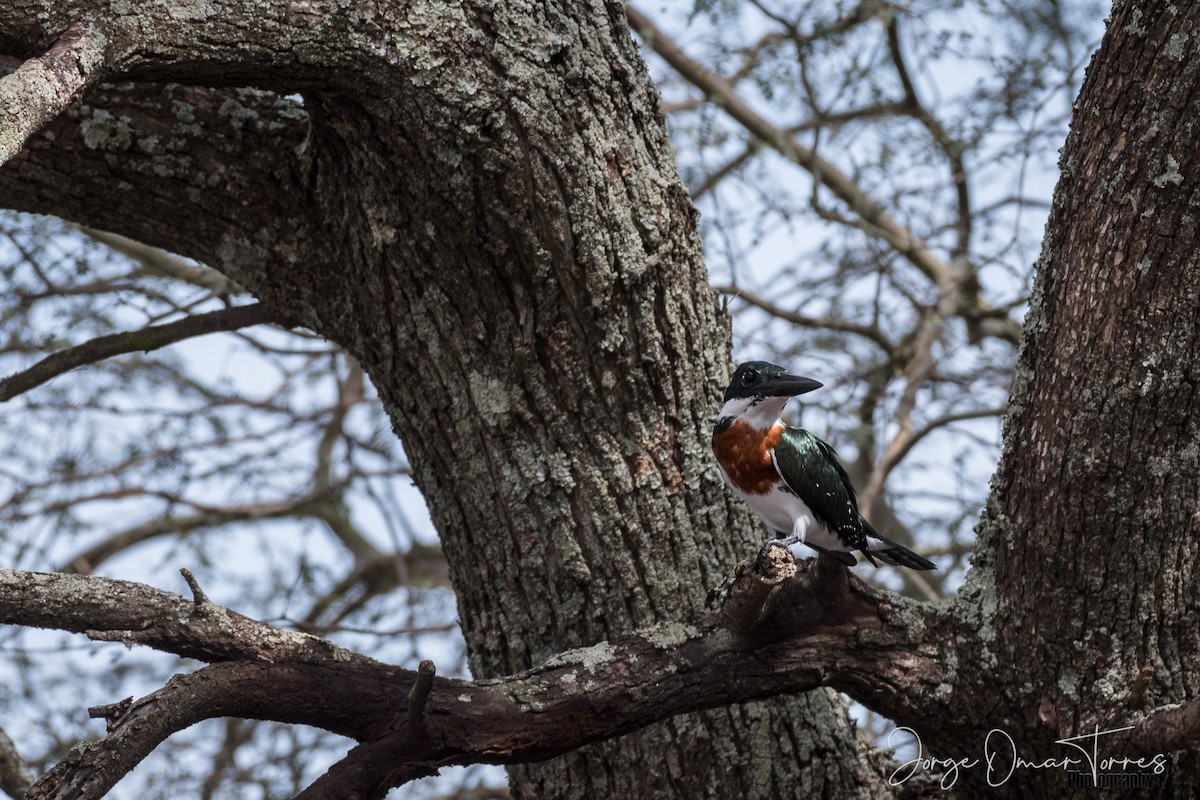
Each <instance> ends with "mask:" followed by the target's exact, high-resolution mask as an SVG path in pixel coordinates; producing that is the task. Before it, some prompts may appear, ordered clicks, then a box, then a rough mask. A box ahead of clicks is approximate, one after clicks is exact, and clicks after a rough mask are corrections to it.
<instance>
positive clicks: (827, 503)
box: [712, 361, 937, 572]
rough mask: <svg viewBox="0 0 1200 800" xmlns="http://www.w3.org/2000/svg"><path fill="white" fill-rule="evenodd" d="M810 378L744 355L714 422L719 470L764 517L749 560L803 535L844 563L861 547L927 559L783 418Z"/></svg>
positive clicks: (826, 454)
mask: <svg viewBox="0 0 1200 800" xmlns="http://www.w3.org/2000/svg"><path fill="white" fill-rule="evenodd" d="M821 386H822V384H821V383H818V382H817V381H815V380H813V379H812V378H803V377H800V376H798V375H791V374H789V373H788V371H787V370H786V369H784V368H783V367H780V366H778V365H776V364H771V363H768V362H766V361H747V362H745V363H743V364H740V365H739V366H738V368H737V369H736V370H735V371H734V373H733V378H732V379H731V380H730V382H729V388H727V389H726V390H725V399H724V405H723V406H722V407H721V411H720V414H719V415H718V417H717V422H716V425H715V427H714V428H713V435H712V450H713V454H714V455H715V456H716V459H717V465H718V466H719V467H720V470H721V477H723V478H724V479H725V483H726V484H728V485H729V487H730V488H731V489H733V491H734V493H736V494H737V495H738V496H739V497H741V498H742V499H743V500H745V501H746V503H747V504H748V505H749V506H750V508H751V509H753V510H754V512H755V513H756V514H757V515H758V516H759V517H761V518H762V520H763V521H764V522H765V523H766V524H767V528H768V529H769V531H770V533H771V537H772V538H771V539H769V540H768V541H767V542H766V543H765V544H764V545H763V546H762V548H761V549H760V550H759V552H758V557H757V558H756V559H755V562H754V567H755V570H756V571H758V572H761V571H762V565H763V561H764V559H765V558H766V555H767V552H768V551H769V550H770V548H771V546H772V545H779V546H782V547H785V548H790V547H791V546H792V545H794V544H797V543H803V544H806V545H808V546H809V547H812V548H813V549H815V550H817V551H819V552H823V553H827V554H828V555H830V556H832V557H833V558H834V559H836V560H838V561H840V562H841V563H843V564H845V565H846V566H848V567H852V566H854V565H855V564H857V563H858V560H857V559H856V558H855V557H854V554H853V551H855V550H857V551H859V552H861V553H862V554H863V555H864V556H865V557H866V558H867V560H868V561H870V562H871V564H872V565H874V566H876V567H878V566H879V564H878V563H877V562H876V560H875V559H879V561H882V562H883V563H885V564H890V565H892V566H899V567H908V568H909V569H914V570H928V569H936V568H937V565H935V564H934V563H933V562H932V561H929V560H927V559H925V558H922V557H921V556H919V555H917V554H916V553H914V552H913V551H911V550H909V549H908V548H907V547H904V546H903V545H900V544H897V543H896V542H893V541H892V540H890V539H887V538H885V537H884V536H882V535H881V534H880V533H879V532H878V531H876V530H875V529H874V528H872V527H871V524H870V523H869V522H867V521H866V520H865V519H863V516H862V514H860V513H859V510H858V499H857V497H856V495H855V493H854V485H853V484H852V483H851V482H850V476H849V475H847V474H846V470H845V468H844V467H843V466H842V463H841V461H839V460H838V455H837V452H836V451H835V450H834V449H833V447H831V446H830V445H829V444H828V443H827V442H825V441H822V440H821V439H820V438H818V437H817V436H815V435H814V434H812V433H811V432H809V431H807V430H805V429H804V428H796V427H792V426H791V425H787V424H785V423H784V422H783V421H782V420H781V419H780V417H781V415H782V414H783V408H784V406H785V405H787V402H788V400H790V399H791V398H793V397H796V396H797V395H802V394H805V393H807V392H811V391H813V390H815V389H820V388H821Z"/></svg>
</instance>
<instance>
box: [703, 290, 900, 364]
mask: <svg viewBox="0 0 1200 800" xmlns="http://www.w3.org/2000/svg"><path fill="white" fill-rule="evenodd" d="M712 288H713V291H715V292H718V293H720V294H724V295H729V296H730V297H737V298H739V299H741V300H745V301H746V302H747V303H749V304H750V305H752V306H754V307H755V308H759V309H762V310H763V311H765V312H767V313H768V314H770V315H771V316H773V317H778V318H779V319H781V320H784V321H785V322H790V323H792V324H793V325H800V326H803V327H805V328H821V329H824V330H830V331H840V332H842V333H855V334H858V335H859V336H862V337H864V338H866V339H870V340H871V341H872V342H874V343H875V344H877V345H879V346H880V347H881V348H883V351H884V352H885V353H891V352H892V351H894V350H895V345H894V344H893V343H892V342H891V340H890V339H888V338H887V337H886V336H884V335H883V331H881V330H879V328H878V327H876V326H874V325H862V324H859V323H857V322H850V321H849V320H845V319H841V318H840V317H810V316H807V315H805V314H799V313H797V312H795V311H788V310H787V309H785V308H781V307H780V306H777V305H775V304H774V303H772V302H771V301H770V300H768V299H766V298H765V297H760V296H759V295H757V294H754V293H753V292H750V291H748V290H746V289H743V288H742V287H740V286H714V287H712Z"/></svg>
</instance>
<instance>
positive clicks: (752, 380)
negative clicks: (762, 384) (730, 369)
mask: <svg viewBox="0 0 1200 800" xmlns="http://www.w3.org/2000/svg"><path fill="white" fill-rule="evenodd" d="M761 377H762V376H761V375H759V374H758V373H757V372H747V373H746V374H745V375H743V376H742V385H743V386H753V385H754V384H756V383H758V379H759V378H761Z"/></svg>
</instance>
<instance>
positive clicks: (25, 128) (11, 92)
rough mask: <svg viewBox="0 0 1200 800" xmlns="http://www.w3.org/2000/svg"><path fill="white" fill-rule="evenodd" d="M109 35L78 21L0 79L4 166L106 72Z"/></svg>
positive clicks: (0, 148)
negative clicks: (42, 49) (44, 49)
mask: <svg viewBox="0 0 1200 800" xmlns="http://www.w3.org/2000/svg"><path fill="white" fill-rule="evenodd" d="M108 45H109V42H108V38H107V37H106V36H105V35H104V34H103V33H102V32H100V31H99V30H97V29H96V28H94V27H92V26H89V25H84V24H83V23H81V22H77V23H75V24H73V25H71V26H70V27H69V28H67V30H65V31H63V33H62V34H61V35H59V37H58V39H57V40H55V42H54V44H53V45H51V46H50V49H49V50H48V51H47V52H46V53H45V54H44V55H41V56H39V57H37V58H31V59H29V60H28V61H26V62H25V63H23V64H21V66H19V67H17V69H16V71H14V72H12V73H10V74H8V75H5V76H4V77H2V78H0V119H2V120H3V124H0V165H3V164H4V163H6V162H7V161H9V160H10V159H11V158H12V157H13V156H15V155H16V154H17V153H19V152H20V151H21V148H22V147H24V146H25V142H27V141H28V140H29V137H30V136H33V135H34V134H35V133H37V132H38V131H39V130H40V129H41V127H42V126H43V125H45V124H46V123H47V122H49V121H50V120H52V119H54V118H55V117H57V116H58V115H59V114H61V113H62V112H63V110H64V109H66V107H67V106H69V105H70V104H71V103H72V102H73V101H74V100H75V99H76V98H77V97H79V96H80V94H82V93H83V90H84V89H86V88H87V87H89V86H91V85H92V84H94V83H95V82H96V81H98V80H100V79H101V78H102V77H103V75H104V66H105V60H106V55H107V54H106V50H107V49H108Z"/></svg>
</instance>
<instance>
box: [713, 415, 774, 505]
mask: <svg viewBox="0 0 1200 800" xmlns="http://www.w3.org/2000/svg"><path fill="white" fill-rule="evenodd" d="M782 435H783V423H782V422H779V423H776V424H775V425H774V426H773V427H771V428H768V429H767V430H765V431H762V430H755V429H754V428H753V427H751V426H750V425H748V424H747V423H745V422H742V421H741V420H734V421H733V423H732V424H731V425H729V426H728V427H726V428H725V429H724V430H721V431H719V432H718V433H714V434H713V437H712V449H713V453H714V454H715V455H716V456H717V461H719V462H720V464H721V469H723V470H725V474H726V475H728V476H729V480H730V482H731V483H732V484H733V485H734V486H736V487H737V488H738V489H740V490H741V491H743V492H745V493H746V494H766V493H768V492H770V491H771V490H772V489H774V488H775V484H777V483H778V482H779V473H778V472H777V471H776V470H775V463H774V462H773V461H772V460H771V451H772V450H774V449H775V445H777V444H778V443H779V437H781V436H782Z"/></svg>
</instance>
